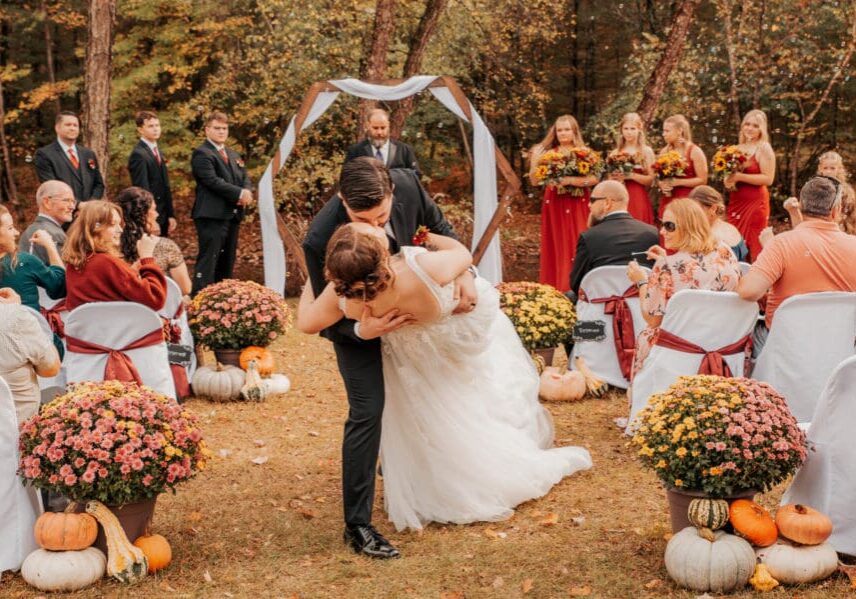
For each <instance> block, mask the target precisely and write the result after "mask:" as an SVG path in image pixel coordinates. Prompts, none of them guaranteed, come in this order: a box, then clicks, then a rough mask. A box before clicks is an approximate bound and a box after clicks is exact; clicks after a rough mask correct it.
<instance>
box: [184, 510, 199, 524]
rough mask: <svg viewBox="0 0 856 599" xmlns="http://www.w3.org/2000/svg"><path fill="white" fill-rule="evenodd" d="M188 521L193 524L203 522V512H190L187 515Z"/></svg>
mask: <svg viewBox="0 0 856 599" xmlns="http://www.w3.org/2000/svg"><path fill="white" fill-rule="evenodd" d="M187 519H188V520H190V521H191V522H199V521H200V520H202V512H190V513H189V514H187Z"/></svg>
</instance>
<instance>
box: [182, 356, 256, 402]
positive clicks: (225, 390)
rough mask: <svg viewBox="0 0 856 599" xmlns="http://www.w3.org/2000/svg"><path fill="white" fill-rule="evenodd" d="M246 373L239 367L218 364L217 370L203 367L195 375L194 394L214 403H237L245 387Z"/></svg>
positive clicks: (192, 383) (193, 382)
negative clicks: (242, 388)
mask: <svg viewBox="0 0 856 599" xmlns="http://www.w3.org/2000/svg"><path fill="white" fill-rule="evenodd" d="M246 376H247V375H246V373H245V372H244V371H243V370H241V369H240V368H238V367H237V366H223V365H222V364H220V363H218V364H217V366H216V367H215V368H211V367H210V366H202V367H200V368H197V369H196V372H195V373H194V374H193V381H192V382H191V385H192V386H193V392H194V393H195V394H196V395H199V396H201V397H207V398H208V399H211V400H213V401H235V400H236V399H238V396H239V395H240V393H241V387H243V386H244V381H245V380H246Z"/></svg>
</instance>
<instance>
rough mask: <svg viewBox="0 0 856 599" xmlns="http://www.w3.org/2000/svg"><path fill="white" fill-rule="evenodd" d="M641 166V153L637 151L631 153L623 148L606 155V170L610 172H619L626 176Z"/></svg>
mask: <svg viewBox="0 0 856 599" xmlns="http://www.w3.org/2000/svg"><path fill="white" fill-rule="evenodd" d="M641 167H642V155H641V154H640V153H639V152H637V153H635V154H631V153H630V152H625V151H623V150H615V151H613V152H610V154H609V155H608V156H607V157H606V172H607V173H610V174H612V173H620V174H622V175H625V176H626V175H629V174H630V173H632V172H633V171H635V170H636V169H638V168H641Z"/></svg>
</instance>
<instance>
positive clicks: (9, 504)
mask: <svg viewBox="0 0 856 599" xmlns="http://www.w3.org/2000/svg"><path fill="white" fill-rule="evenodd" d="M17 472H18V418H17V416H16V415H15V402H14V400H13V399H12V392H11V391H10V390H9V385H7V384H6V381H4V380H3V379H2V378H0V539H2V542H0V572H3V571H4V570H18V569H20V568H21V564H22V563H23V562H24V558H25V557H27V555H29V554H30V553H31V552H33V551H34V550H36V549H37V548H38V546H37V545H36V538H35V536H34V535H33V527H34V526H35V524H36V518H38V517H39V514H41V513H42V503H41V496H40V494H39V492H38V491H37V490H36V489H34V488H33V487H25V486H24V485H22V484H21V479H20V478H18V474H17Z"/></svg>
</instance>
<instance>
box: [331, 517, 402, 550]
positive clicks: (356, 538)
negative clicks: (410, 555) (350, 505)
mask: <svg viewBox="0 0 856 599" xmlns="http://www.w3.org/2000/svg"><path fill="white" fill-rule="evenodd" d="M343 536H344V539H345V543H347V544H348V545H350V546H351V549H353V550H354V553H362V554H363V555H367V556H369V557H374V558H377V559H390V558H393V557H401V554H400V553H399V552H398V549H396V548H395V547H393V546H392V545H391V544H390V542H389V541H387V540H386V539H385V538H384V537H383V535H382V534H380V533H379V532H378V531H377V530H376V529H375V527H374V526H372V525H371V524H369V525H368V526H346V527H345V534H344V535H343Z"/></svg>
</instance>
